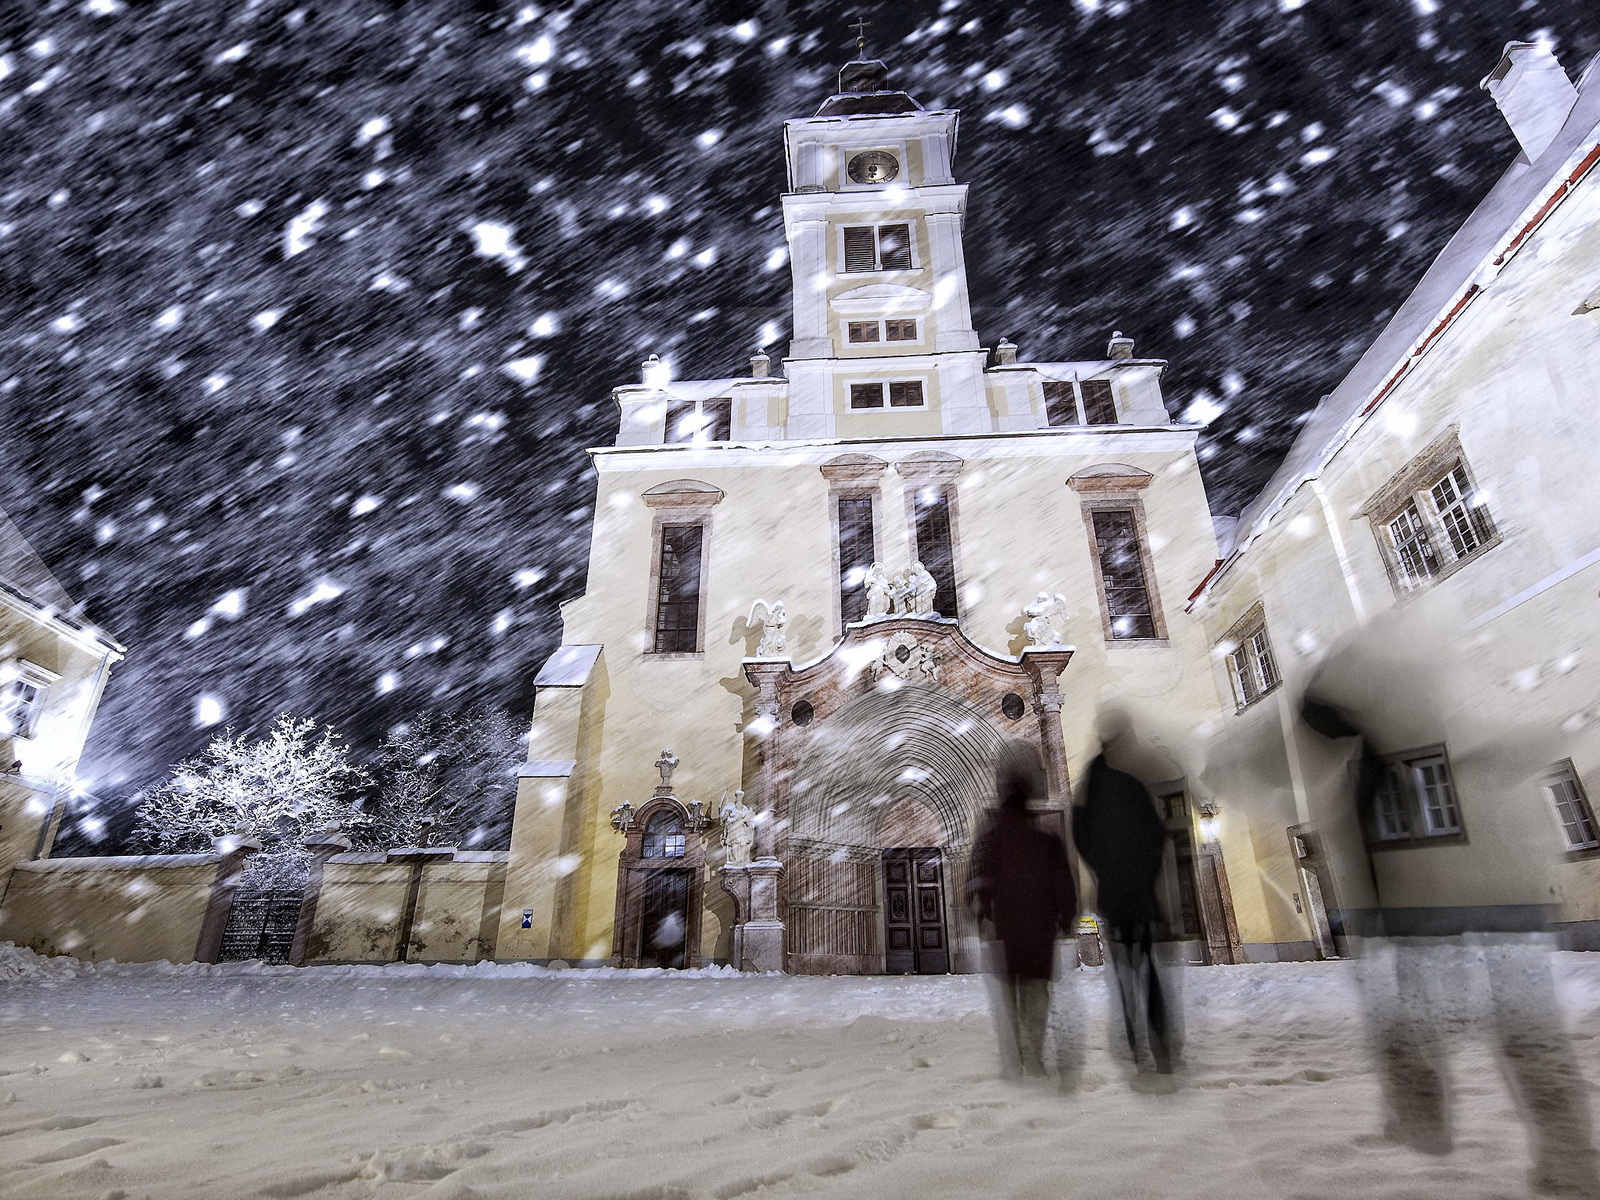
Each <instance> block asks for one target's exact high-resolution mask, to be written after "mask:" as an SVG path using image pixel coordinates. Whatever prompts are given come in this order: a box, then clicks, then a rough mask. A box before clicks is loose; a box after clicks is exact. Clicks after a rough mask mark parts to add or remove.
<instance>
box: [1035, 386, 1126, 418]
mask: <svg viewBox="0 0 1600 1200" xmlns="http://www.w3.org/2000/svg"><path fill="white" fill-rule="evenodd" d="M1044 411H1045V419H1046V420H1047V421H1048V422H1049V423H1050V424H1051V425H1115V424H1116V423H1117V401H1116V398H1115V396H1114V395H1113V394H1112V391H1111V383H1110V381H1109V380H1106V379H1085V380H1082V381H1080V382H1079V383H1077V384H1073V383H1072V382H1070V381H1068V380H1056V379H1047V380H1045V383H1044Z"/></svg>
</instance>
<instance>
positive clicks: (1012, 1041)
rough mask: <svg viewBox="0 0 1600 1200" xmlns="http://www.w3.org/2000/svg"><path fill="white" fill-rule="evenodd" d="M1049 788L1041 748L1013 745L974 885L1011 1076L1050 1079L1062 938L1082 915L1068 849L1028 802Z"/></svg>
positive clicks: (1001, 769)
mask: <svg viewBox="0 0 1600 1200" xmlns="http://www.w3.org/2000/svg"><path fill="white" fill-rule="evenodd" d="M1047 791H1048V788H1047V786H1046V784H1045V773H1044V764H1043V762H1042V761H1041V759H1040V757H1039V752H1038V750H1036V749H1035V748H1034V747H1033V746H1031V745H1029V744H1028V743H1026V742H1011V743H1008V744H1007V745H1006V746H1005V747H1004V748H1003V749H1002V751H1001V753H1000V756H999V759H998V761H997V762H996V764H995V792H996V801H997V803H996V806H995V809H994V811H993V813H991V815H990V817H989V820H988V822H987V824H986V826H985V828H984V831H983V833H982V834H981V835H980V836H979V838H978V844H977V847H976V848H975V850H974V852H973V862H972V874H971V877H970V879H969V881H968V884H967V891H968V894H969V896H970V898H971V900H972V902H973V904H974V905H975V907H976V909H977V912H978V916H979V918H980V919H981V920H982V921H984V922H986V923H987V926H988V930H989V932H990V934H991V950H992V954H993V960H994V972H995V975H996V977H997V979H998V983H999V989H1000V995H1001V1004H1000V1010H1001V1011H1000V1012H999V1013H998V1014H997V1024H998V1025H999V1033H1000V1059H1001V1071H1002V1073H1003V1074H1006V1075H1015V1074H1018V1073H1021V1074H1024V1075H1037V1076H1042V1075H1044V1074H1045V1067H1044V1038H1045V1029H1046V1026H1047V1025H1048V1023H1049V1019H1050V983H1051V981H1052V980H1053V979H1054V978H1055V975H1056V937H1057V935H1058V934H1066V933H1070V932H1071V930H1072V922H1073V919H1074V918H1075V917H1076V916H1077V911H1078V905H1077V890H1076V888H1075V887H1074V885H1073V881H1072V869H1071V867H1070V866H1068V864H1067V849H1066V846H1064V845H1063V844H1062V842H1061V839H1060V838H1059V837H1056V836H1055V835H1054V834H1051V833H1048V832H1046V831H1045V830H1043V829H1040V828H1039V827H1038V825H1037V824H1036V823H1035V821H1034V819H1033V817H1032V815H1031V814H1030V813H1029V812H1028V801H1029V800H1031V799H1033V798H1035V797H1043V796H1044V795H1045V794H1046V793H1047Z"/></svg>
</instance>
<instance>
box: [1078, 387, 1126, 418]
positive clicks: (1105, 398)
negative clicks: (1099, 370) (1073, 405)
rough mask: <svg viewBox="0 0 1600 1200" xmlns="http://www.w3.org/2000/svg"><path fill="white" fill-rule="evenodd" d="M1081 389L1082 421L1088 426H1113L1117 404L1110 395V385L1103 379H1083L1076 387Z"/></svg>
mask: <svg viewBox="0 0 1600 1200" xmlns="http://www.w3.org/2000/svg"><path fill="white" fill-rule="evenodd" d="M1078 386H1079V387H1081V388H1082V389H1083V419H1084V421H1085V423H1086V424H1089V425H1115V424H1116V423H1117V402H1116V400H1114V399H1113V398H1112V395H1111V384H1110V383H1109V382H1108V381H1106V380H1104V379H1085V380H1084V381H1083V382H1082V383H1080V384H1079V385H1078Z"/></svg>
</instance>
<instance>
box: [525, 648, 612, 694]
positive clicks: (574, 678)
mask: <svg viewBox="0 0 1600 1200" xmlns="http://www.w3.org/2000/svg"><path fill="white" fill-rule="evenodd" d="M601 649H602V647H600V646H561V647H558V648H557V649H556V652H555V653H554V654H552V655H551V656H550V657H549V658H547V659H545V660H544V666H542V667H540V668H539V673H538V674H537V675H536V676H534V679H533V686H534V687H582V686H583V685H584V684H585V683H587V682H588V681H589V672H590V671H592V670H594V663H595V659H597V658H599V657H600V651H601Z"/></svg>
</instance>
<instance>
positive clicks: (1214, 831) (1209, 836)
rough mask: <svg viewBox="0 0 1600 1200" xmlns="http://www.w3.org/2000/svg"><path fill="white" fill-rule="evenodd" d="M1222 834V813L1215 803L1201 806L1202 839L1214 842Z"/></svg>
mask: <svg viewBox="0 0 1600 1200" xmlns="http://www.w3.org/2000/svg"><path fill="white" fill-rule="evenodd" d="M1221 836H1222V814H1221V812H1220V811H1219V810H1218V808H1217V806H1216V805H1215V804H1210V803H1207V804H1202V805H1201V806H1200V840H1201V841H1203V842H1214V841H1216V840H1218V839H1219V838H1220V837H1221Z"/></svg>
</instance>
